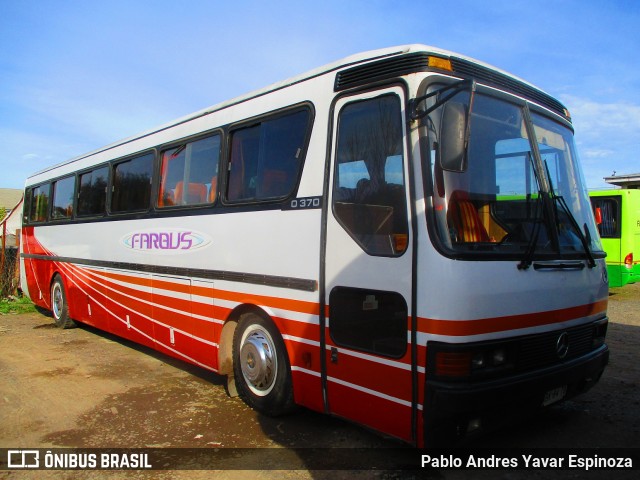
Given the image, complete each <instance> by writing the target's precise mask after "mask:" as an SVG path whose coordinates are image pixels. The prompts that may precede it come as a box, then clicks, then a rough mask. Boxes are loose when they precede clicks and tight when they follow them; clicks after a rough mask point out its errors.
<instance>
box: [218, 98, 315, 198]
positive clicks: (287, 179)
mask: <svg viewBox="0 0 640 480" xmlns="http://www.w3.org/2000/svg"><path fill="white" fill-rule="evenodd" d="M309 127H310V122H309V111H308V110H307V109H304V110H298V111H295V112H293V113H287V114H285V115H280V116H278V117H275V118H273V119H266V120H264V121H262V122H261V123H259V124H257V125H256V124H254V125H251V126H249V127H244V128H239V129H237V130H235V131H232V132H231V152H230V156H229V173H228V177H227V195H226V199H227V200H228V201H229V202H255V201H265V200H280V199H283V198H286V197H288V196H289V195H291V193H293V189H294V187H295V186H296V182H297V180H298V177H299V174H300V170H301V169H302V164H303V161H304V158H303V156H304V150H305V139H306V137H307V133H308V129H309Z"/></svg>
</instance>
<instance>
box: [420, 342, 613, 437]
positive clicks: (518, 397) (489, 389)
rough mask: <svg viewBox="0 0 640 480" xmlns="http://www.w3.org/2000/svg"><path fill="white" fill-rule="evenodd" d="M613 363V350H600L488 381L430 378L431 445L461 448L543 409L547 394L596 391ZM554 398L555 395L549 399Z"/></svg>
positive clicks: (426, 409) (428, 415)
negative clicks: (459, 445) (480, 435)
mask: <svg viewBox="0 0 640 480" xmlns="http://www.w3.org/2000/svg"><path fill="white" fill-rule="evenodd" d="M608 361H609V349H608V347H607V346H606V344H605V345H602V346H601V347H599V348H598V349H596V350H593V351H591V352H589V353H588V354H585V355H583V356H580V357H578V358H574V359H571V360H569V361H566V362H563V363H561V364H556V365H553V366H549V367H546V368H542V369H537V370H534V371H530V372H526V373H521V374H517V375H512V376H509V377H506V378H500V379H493V380H488V381H482V382H464V383H454V382H445V381H440V380H430V379H427V382H426V385H425V405H424V432H425V438H424V440H425V446H444V445H451V444H455V443H460V442H461V441H462V440H463V439H465V438H468V437H471V436H475V434H478V433H481V432H486V431H488V430H493V429H495V428H499V427H501V426H504V425H505V424H508V423H511V422H513V421H514V420H516V419H517V418H519V417H523V416H524V415H526V414H527V413H531V412H533V411H535V410H537V409H538V408H540V407H542V406H543V404H544V403H545V395H547V394H548V393H549V392H552V391H554V390H555V391H558V392H565V390H564V387H566V393H564V394H563V395H562V397H561V398H558V399H557V400H565V399H568V398H571V397H573V396H575V395H578V394H580V393H583V392H586V391H587V390H589V389H590V388H591V387H592V386H594V385H595V384H596V383H597V382H598V380H599V379H600V377H601V376H602V373H603V371H604V368H605V367H606V365H607V363H608ZM546 399H547V400H548V399H549V396H547V397H546Z"/></svg>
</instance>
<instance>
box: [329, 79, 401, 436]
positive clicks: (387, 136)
mask: <svg viewBox="0 0 640 480" xmlns="http://www.w3.org/2000/svg"><path fill="white" fill-rule="evenodd" d="M404 98H405V95H404V91H403V90H402V89H401V88H399V87H397V88H389V89H385V90H381V91H376V92H369V93H366V94H361V95H357V96H350V97H343V98H342V99H340V100H338V101H337V102H336V104H335V108H334V118H333V141H332V143H333V147H332V154H331V163H332V165H331V173H330V179H329V208H328V212H327V228H326V235H327V238H326V252H325V282H326V283H325V295H326V297H325V302H326V305H327V308H326V312H327V321H326V325H325V341H326V345H325V347H326V348H325V352H324V354H325V355H326V358H325V360H326V361H325V365H326V369H325V372H324V374H325V375H326V394H327V397H326V399H327V404H328V405H327V408H328V410H329V411H330V412H331V413H333V414H335V415H338V416H341V417H345V418H348V419H351V420H355V421H356V422H360V423H363V424H365V425H367V426H369V427H371V428H373V429H376V430H380V431H384V432H387V433H391V434H392V435H395V436H397V437H400V438H403V439H405V440H408V441H411V440H412V438H411V423H412V421H411V418H412V402H411V400H412V380H411V379H412V376H411V360H410V359H411V348H410V344H409V339H410V331H409V328H410V321H409V319H410V315H411V312H410V305H411V282H412V275H411V271H412V270H411V264H412V258H411V248H410V245H409V242H410V239H411V231H410V221H409V214H408V212H409V211H410V209H409V208H408V198H409V195H408V188H407V185H408V179H407V175H408V174H407V152H406V142H405V141H404V138H405V130H404V129H405V122H404V121H403V118H404V105H405V100H404Z"/></svg>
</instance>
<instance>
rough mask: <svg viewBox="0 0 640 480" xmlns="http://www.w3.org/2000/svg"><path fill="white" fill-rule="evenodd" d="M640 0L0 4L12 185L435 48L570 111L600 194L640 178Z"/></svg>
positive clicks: (4, 131)
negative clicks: (402, 48) (188, 120)
mask: <svg viewBox="0 0 640 480" xmlns="http://www.w3.org/2000/svg"><path fill="white" fill-rule="evenodd" d="M639 26H640V2H638V1H636V0H608V1H606V2H604V1H601V0H539V1H536V0H479V1H472V0H457V1H455V2H454V1H442V0H439V1H436V0H414V1H405V0H389V1H387V0H368V1H361V0H322V1H317V0H313V1H305V0H295V1H270V2H266V1H249V0H234V1H232V2H231V1H229V0H222V1H216V0H209V1H195V0H181V1H176V0H170V1H165V0H156V1H151V0H146V1H136V0H125V1H120V0H109V1H91V0H84V1H75V0H57V1H54V0H50V1H46V0H29V1H14V0H0V145H1V150H0V172H1V173H0V187H4V188H22V187H23V185H24V180H25V178H26V177H27V176H28V175H29V174H31V173H33V172H35V171H38V170H40V169H42V168H44V167H47V166H49V165H53V164H56V163H60V162H62V161H64V160H67V159H69V158H71V157H74V156H77V155H80V154H82V153H86V152H88V151H91V150H94V149H96V148H98V147H101V146H104V145H106V144H109V143H112V142H114V141H117V140H119V139H122V138H125V137H129V136H131V135H134V134H136V133H139V132H141V131H144V130H147V129H149V128H152V127H154V126H157V125H161V124H163V123H166V122H168V121H170V120H173V119H175V118H178V117H181V116H183V115H186V114H189V113H191V112H194V111H197V110H201V109H203V108H205V107H208V106H210V105H214V104H216V103H219V102H221V101H224V100H227V99H230V98H233V97H235V96H238V95H241V94H244V93H247V92H249V91H251V90H254V89H257V88H261V87H264V86H266V85H268V84H270V83H273V82H276V81H279V80H283V79H285V78H287V77H290V76H293V75H296V74H299V73H303V72H305V71H307V70H310V69H313V68H316V67H318V66H320V65H323V64H326V63H329V62H332V61H334V60H338V59H340V58H342V57H345V56H348V55H350V54H353V53H357V52H362V51H366V50H372V49H376V48H382V47H388V46H394V45H401V44H407V43H424V44H427V45H434V46H437V47H440V48H444V49H448V50H453V51H455V52H459V53H462V54H465V55H468V56H471V57H474V58H477V59H479V60H483V61H485V62H488V63H490V64H493V65H495V66H497V67H500V68H502V69H504V70H507V71H509V72H511V73H513V74H515V75H517V76H520V77H522V78H524V79H526V80H528V81H530V82H531V83H534V84H535V85H537V86H539V87H540V88H542V89H543V90H545V91H547V92H549V93H551V94H552V95H554V96H557V97H558V98H560V100H562V101H563V102H564V103H565V105H567V106H568V108H569V110H570V111H571V114H572V116H573V120H574V125H575V128H576V140H577V143H578V149H579V153H580V157H581V160H582V164H583V170H584V173H585V177H586V180H587V185H588V187H589V188H597V187H604V186H606V184H605V183H604V181H603V180H602V178H603V177H604V176H608V175H611V174H612V172H613V171H614V170H615V171H616V172H617V173H618V174H624V173H637V172H640V161H639V160H638V152H639V151H640V61H639V59H640V31H639Z"/></svg>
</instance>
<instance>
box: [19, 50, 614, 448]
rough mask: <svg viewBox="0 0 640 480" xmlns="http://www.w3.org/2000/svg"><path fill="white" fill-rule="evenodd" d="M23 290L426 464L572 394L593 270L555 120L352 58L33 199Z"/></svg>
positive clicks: (475, 91) (504, 91) (526, 90)
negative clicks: (424, 457)
mask: <svg viewBox="0 0 640 480" xmlns="http://www.w3.org/2000/svg"><path fill="white" fill-rule="evenodd" d="M22 246H23V252H22V256H21V259H22V263H23V265H22V267H23V268H22V270H21V271H22V272H23V278H22V286H23V290H24V292H25V293H27V294H28V295H29V296H30V297H31V298H32V299H33V301H34V302H35V303H36V304H37V305H39V306H41V307H44V308H46V309H50V310H51V311H52V312H53V316H54V319H55V322H56V323H57V324H58V325H59V326H60V327H63V328H66V327H70V326H73V325H74V324H75V322H81V323H84V324H89V325H93V326H95V327H97V328H100V329H104V330H106V331H109V332H112V333H113V334H116V335H119V336H122V337H124V338H127V339H129V340H132V341H135V342H139V343H141V344H144V345H147V346H149V347H152V348H154V349H157V350H159V351H160V352H163V353H166V354H167V355H171V356H173V357H177V358H179V359H181V360H184V361H185V362H189V363H192V364H195V365H198V366H200V367H202V368H205V369H208V370H211V371H213V372H217V373H218V374H220V375H226V376H227V377H228V387H229V392H230V394H234V393H235V392H237V393H239V394H240V395H241V396H242V398H243V399H244V400H245V401H246V402H247V403H248V404H249V405H251V406H252V407H253V408H255V409H256V410H258V411H260V412H263V413H265V414H268V415H279V414H283V413H285V412H288V411H290V410H291V409H292V407H294V406H295V405H301V406H304V407H307V408H310V409H313V410H316V411H319V412H326V413H329V414H332V415H336V416H339V417H343V418H346V419H349V420H351V421H353V422H357V423H359V424H362V425H365V426H367V427H369V428H371V429H374V430H377V431H380V432H384V433H385V434H388V435H391V436H394V437H397V438H399V439H402V440H404V441H406V442H408V443H410V444H413V445H417V446H423V445H433V444H439V443H450V442H454V441H457V440H460V439H462V438H464V437H466V436H467V435H471V434H474V433H476V432H482V431H485V430H487V429H489V428H491V427H492V426H494V425H498V424H500V423H501V421H505V420H508V419H509V418H511V416H512V414H513V415H516V414H518V413H519V412H520V411H523V410H529V409H535V408H538V407H541V406H545V405H549V404H551V403H554V402H557V401H560V400H562V399H565V398H569V397H571V396H573V395H576V394H578V393H580V392H583V391H585V390H587V389H588V388H589V387H591V386H592V385H594V384H595V383H596V382H597V380H598V379H599V378H600V376H601V374H602V372H603V370H604V368H605V366H606V364H607V361H608V348H607V346H606V344H605V333H606V329H607V317H606V306H607V292H608V289H607V277H606V266H605V262H604V252H603V251H602V247H601V244H600V240H599V238H598V234H597V228H596V224H595V221H594V218H593V213H592V210H591V208H590V205H589V200H588V197H587V192H586V189H585V185H584V182H583V180H582V175H581V171H580V166H579V163H578V159H577V155H576V148H575V144H574V140H573V129H572V125H571V119H570V116H569V113H568V112H567V110H566V109H565V108H564V106H563V105H562V104H561V103H560V102H558V101H557V100H555V99H554V98H552V97H551V96H549V95H548V94H546V93H544V92H542V91H541V90H539V89H537V88H536V87H534V86H532V85H531V84H529V83H526V82H524V81H522V80H520V79H518V78H516V77H514V76H512V75H510V74H508V73H505V72H503V71H501V70H498V69H495V68H493V67H490V66H488V65H486V64H483V63H480V62H478V61H475V60H472V59H470V58H466V57H464V56H460V55H457V54H453V53H451V52H446V51H442V50H438V49H434V48H431V47H425V46H421V45H412V46H403V47H397V48H389V49H384V50H379V51H373V52H369V53H364V54H359V55H355V56H352V57H349V58H346V59H343V60H341V61H338V62H336V63H333V64H330V65H327V66H325V67H322V68H319V69H316V70H314V71H311V72H309V73H307V74H304V75H301V76H298V77H295V78H291V79H289V80H286V81H284V82H281V83H278V84H275V85H272V86H270V87H267V88H265V89H263V90H260V91H257V92H254V93H251V94H249V95H246V96H243V97H240V98H236V99H234V100H231V101H229V102H226V103H223V104H219V105H216V106H213V107H211V108H208V109H205V110H202V111H200V112H197V113H195V114H193V115H190V116H187V117H185V118H181V119H179V120H176V121H175V122H172V123H170V124H167V125H163V126H161V127H158V128H157V129H154V130H151V131H148V132H145V133H142V134H140V135H137V136H134V137H132V138H129V139H126V140H123V141H121V142H118V143H115V144H113V145H109V146H107V147H104V148H101V149H99V150H97V151H94V152H91V153H89V154H86V155H82V156H80V157H78V158H74V159H72V160H70V161H68V162H66V163H63V164H61V165H57V166H55V167H52V168H49V169H47V170H45V171H42V172H39V173H36V174H34V175H32V176H31V177H29V178H28V180H27V182H26V191H25V210H24V228H23V230H22Z"/></svg>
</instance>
